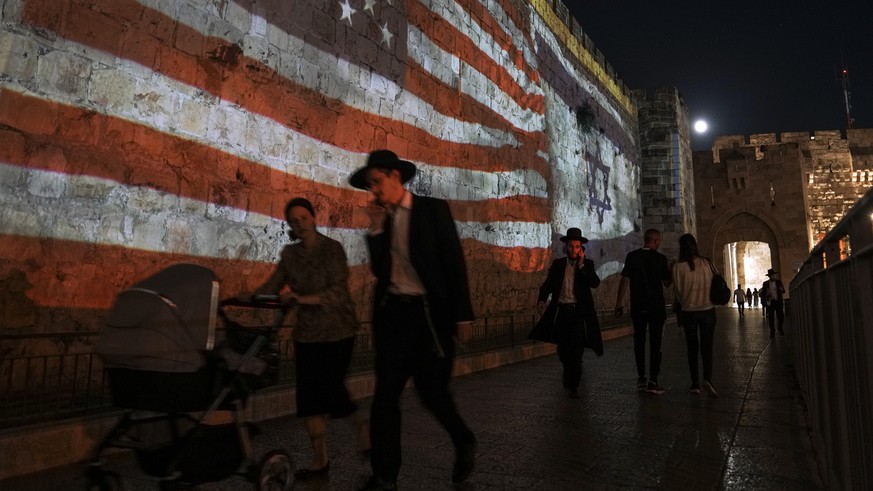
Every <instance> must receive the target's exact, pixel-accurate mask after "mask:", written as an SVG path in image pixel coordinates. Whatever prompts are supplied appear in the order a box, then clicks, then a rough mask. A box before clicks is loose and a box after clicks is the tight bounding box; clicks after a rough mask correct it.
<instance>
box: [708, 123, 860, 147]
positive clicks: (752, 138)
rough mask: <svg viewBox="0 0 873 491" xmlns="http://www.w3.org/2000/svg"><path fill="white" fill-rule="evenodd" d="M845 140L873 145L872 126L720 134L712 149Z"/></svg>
mask: <svg viewBox="0 0 873 491" xmlns="http://www.w3.org/2000/svg"><path fill="white" fill-rule="evenodd" d="M835 140H845V141H846V142H848V143H849V145H850V146H865V147H866V146H873V128H860V129H849V130H815V131H785V132H782V133H753V134H751V135H748V136H746V135H722V136H719V137H716V139H715V143H713V145H712V147H713V150H716V149H722V148H732V147H736V146H743V145H753V146H761V145H775V144H780V143H803V142H809V141H830V142H833V141H835Z"/></svg>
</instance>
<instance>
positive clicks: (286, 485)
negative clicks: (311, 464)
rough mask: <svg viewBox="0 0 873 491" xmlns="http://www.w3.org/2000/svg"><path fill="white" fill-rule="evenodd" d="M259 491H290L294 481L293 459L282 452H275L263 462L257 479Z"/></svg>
mask: <svg viewBox="0 0 873 491" xmlns="http://www.w3.org/2000/svg"><path fill="white" fill-rule="evenodd" d="M257 479H258V480H257V484H258V491H288V490H289V489H291V484H292V483H293V481H294V466H293V465H292V464H291V457H289V456H288V454H287V453H285V452H283V451H281V450H273V451H271V452H269V453H268V454H267V455H265V456H264V459H263V460H262V461H261V466H260V472H258V477H257Z"/></svg>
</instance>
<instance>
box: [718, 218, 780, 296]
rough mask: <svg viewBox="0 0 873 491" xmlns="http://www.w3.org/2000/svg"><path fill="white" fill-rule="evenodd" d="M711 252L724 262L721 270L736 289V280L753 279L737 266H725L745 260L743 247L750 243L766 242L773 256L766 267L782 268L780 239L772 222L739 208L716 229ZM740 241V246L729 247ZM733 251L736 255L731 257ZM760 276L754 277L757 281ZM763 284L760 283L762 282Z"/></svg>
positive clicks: (743, 281)
mask: <svg viewBox="0 0 873 491" xmlns="http://www.w3.org/2000/svg"><path fill="white" fill-rule="evenodd" d="M712 237H713V240H712V253H713V257H714V258H715V259H716V262H717V263H718V262H719V260H720V262H721V271H723V272H724V273H725V276H726V278H725V279H726V280H727V281H728V284H729V285H731V288H732V289H733V288H734V287H735V286H736V285H737V283H743V284H744V285H745V284H746V283H748V282H749V281H750V279H747V278H746V277H745V274H743V273H739V274H737V273H735V272H734V270H735V269H736V268H730V267H725V266H728V265H737V264H742V261H743V257H742V256H743V254H744V248H745V247H746V244H749V243H763V244H766V245H767V246H769V250H770V258H769V265H767V267H768V268H769V267H771V266H770V265H772V267H774V268H775V269H779V266H778V265H779V264H780V247H781V243H780V242H781V241H780V240H779V237H777V235H776V233H775V232H774V228H773V227H772V226H771V224H768V223H767V221H766V219H764V218H762V217H760V216H758V215H753V214H751V213H748V212H738V213H735V214H733V215H731V216H729V217H726V219H725V220H724V221H723V222H722V223H721V225H720V226H719V227H718V228H717V229H716V228H714V229H713V236H712ZM737 243H739V244H741V246H740V247H728V245H729V244H737ZM730 255H733V257H729V256H730ZM758 279H759V278H752V279H751V280H754V281H755V282H757V280H758ZM759 286H760V285H759Z"/></svg>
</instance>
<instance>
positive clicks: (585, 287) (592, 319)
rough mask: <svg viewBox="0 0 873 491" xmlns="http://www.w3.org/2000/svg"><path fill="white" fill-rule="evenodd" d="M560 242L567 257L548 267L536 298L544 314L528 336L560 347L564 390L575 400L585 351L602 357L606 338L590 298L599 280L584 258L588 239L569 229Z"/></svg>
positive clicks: (592, 262)
mask: <svg viewBox="0 0 873 491" xmlns="http://www.w3.org/2000/svg"><path fill="white" fill-rule="evenodd" d="M561 242H563V243H564V252H565V253H566V257H563V258H561V259H555V260H554V261H553V262H552V266H551V267H550V268H549V273H548V275H547V276H546V281H545V282H543V284H542V286H541V287H540V292H539V296H538V298H537V307H538V309H539V311H540V312H542V313H543V315H542V317H541V318H540V321H539V322H538V323H537V325H536V326H535V327H534V329H533V331H531V333H530V335H529V336H528V337H529V338H530V339H536V340H539V341H546V342H550V343H555V344H557V345H558V358H559V359H560V360H561V364H562V365H563V367H564V374H563V383H564V388H565V389H566V390H567V393H568V395H569V396H570V397H574V398H575V397H579V391H578V388H579V382H580V380H581V379H582V353H583V351H584V349H585V348H590V349H592V350H594V352H595V353H597V356H602V355H603V338H602V337H601V336H600V323H599V322H598V320H597V310H595V308H594V297H593V296H592V295H591V289H592V288H597V286H598V285H600V277H599V276H597V272H596V271H595V270H594V261H592V260H591V259H586V258H585V247H584V246H583V244H586V243H588V239H586V238H585V237H583V236H582V231H581V230H579V229H578V228H575V227H574V228H569V229H567V235H566V236H564V237H561ZM549 297H551V301H549V303H548V306H547V305H546V300H548V299H549Z"/></svg>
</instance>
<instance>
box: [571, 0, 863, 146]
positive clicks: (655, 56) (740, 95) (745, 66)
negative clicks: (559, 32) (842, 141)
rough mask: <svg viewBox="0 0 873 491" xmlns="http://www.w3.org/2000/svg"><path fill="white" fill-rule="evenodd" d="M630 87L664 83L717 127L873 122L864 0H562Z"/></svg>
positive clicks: (701, 138) (745, 130)
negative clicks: (842, 75) (845, 81)
mask: <svg viewBox="0 0 873 491" xmlns="http://www.w3.org/2000/svg"><path fill="white" fill-rule="evenodd" d="M563 1H564V3H565V4H566V5H567V6H568V7H569V8H570V11H571V12H572V13H573V15H575V16H576V18H577V19H578V20H579V23H580V24H581V25H582V29H583V30H584V31H585V33H586V34H588V36H589V37H590V38H591V39H592V41H594V44H595V46H597V48H598V49H600V51H602V52H603V54H604V55H605V56H606V59H607V61H608V62H609V63H610V64H611V65H612V67H613V68H614V69H615V71H616V72H617V73H618V74H619V77H620V78H621V79H622V80H624V82H625V84H627V86H628V87H630V88H632V89H654V88H656V87H664V86H674V87H677V88H678V89H679V92H680V93H681V94H682V96H683V98H684V99H685V103H686V104H687V106H688V110H689V113H690V115H691V119H692V121H695V120H697V119H704V120H706V121H707V122H708V123H709V131H708V132H707V133H706V134H703V135H698V134H694V135H693V137H692V146H693V148H694V149H695V150H706V149H709V148H711V146H712V142H713V140H714V138H715V137H716V136H719V135H733V134H742V135H749V134H753V133H781V132H785V131H813V130H829V129H839V130H843V129H845V128H846V125H847V122H846V112H845V104H844V99H843V90H842V82H841V81H840V79H839V72H840V70H841V69H842V67H843V66H844V65H845V67H846V68H847V69H848V72H849V81H850V90H851V100H852V117H853V119H854V123H853V125H852V127H853V128H873V1H871V0H847V1H842V0H833V1H825V0H818V1H809V0H800V1H773V0H757V1H749V0H731V1H715V0H694V1H691V0H660V1H659V0H563Z"/></svg>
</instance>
